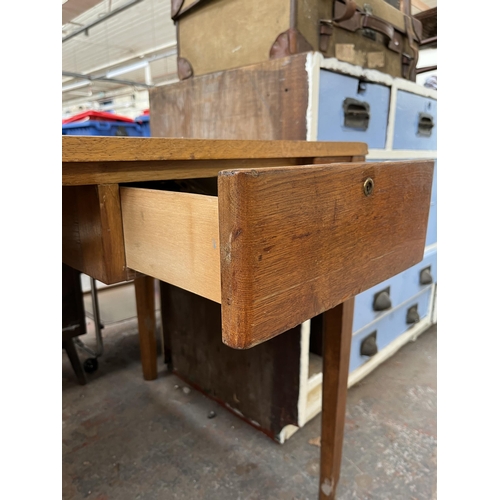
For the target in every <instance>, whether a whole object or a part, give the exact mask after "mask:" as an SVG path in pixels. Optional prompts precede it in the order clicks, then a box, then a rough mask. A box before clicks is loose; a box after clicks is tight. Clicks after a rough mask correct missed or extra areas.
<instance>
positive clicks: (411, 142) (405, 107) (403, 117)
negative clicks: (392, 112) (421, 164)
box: [392, 90, 437, 151]
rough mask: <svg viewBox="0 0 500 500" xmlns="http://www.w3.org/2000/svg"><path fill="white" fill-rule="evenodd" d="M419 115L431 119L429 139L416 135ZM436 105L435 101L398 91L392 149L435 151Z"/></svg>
mask: <svg viewBox="0 0 500 500" xmlns="http://www.w3.org/2000/svg"><path fill="white" fill-rule="evenodd" d="M420 113H427V114H429V115H431V116H432V117H433V121H434V127H433V128H432V132H431V135H430V137H423V136H421V135H419V134H418V122H419V116H420ZM436 137H437V103H436V100H435V99H431V98H429V97H423V96H421V95H416V94H411V93H410V92H405V91H404V90H398V94H397V99H396V117H395V121H394V141H393V144H392V147H393V149H427V150H430V151H433V150H435V149H437V140H436Z"/></svg>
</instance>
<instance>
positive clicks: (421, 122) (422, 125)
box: [417, 113, 434, 137]
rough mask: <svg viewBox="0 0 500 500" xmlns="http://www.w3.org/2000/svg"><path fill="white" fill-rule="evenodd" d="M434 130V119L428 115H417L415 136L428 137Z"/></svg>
mask: <svg viewBox="0 0 500 500" xmlns="http://www.w3.org/2000/svg"><path fill="white" fill-rule="evenodd" d="M433 128H434V117H433V116H432V115H430V114H429V113H419V114H418V128H417V135H418V136H419V137H430V136H431V135H432V129H433Z"/></svg>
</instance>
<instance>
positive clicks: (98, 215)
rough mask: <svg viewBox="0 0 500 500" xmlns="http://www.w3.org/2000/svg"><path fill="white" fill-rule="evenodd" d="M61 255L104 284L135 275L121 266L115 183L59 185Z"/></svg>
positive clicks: (118, 209)
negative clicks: (60, 187) (76, 185)
mask: <svg viewBox="0 0 500 500" xmlns="http://www.w3.org/2000/svg"><path fill="white" fill-rule="evenodd" d="M62 257H63V262H64V263H65V264H67V265H69V266H71V267H73V268H75V269H78V270H79V271H81V272H83V273H85V274H88V275H89V276H91V277H93V278H95V279H98V280H99V281H102V282H103V283H106V284H111V283H118V282H120V281H126V280H128V279H132V278H133V277H135V273H134V272H131V271H129V270H127V269H126V267H125V248H124V244H123V228H122V217H121V207H120V192H119V187H118V185H117V184H104V185H99V186H78V187H63V188H62Z"/></svg>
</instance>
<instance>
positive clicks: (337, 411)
mask: <svg viewBox="0 0 500 500" xmlns="http://www.w3.org/2000/svg"><path fill="white" fill-rule="evenodd" d="M353 312H354V298H352V299H349V300H347V301H346V302H344V303H343V304H340V305H338V306H337V307H335V308H333V309H330V310H329V311H327V312H325V313H323V402H322V413H321V470H320V485H319V498H320V500H326V499H327V498H328V499H332V498H335V490H336V488H337V484H338V481H339V478H340V465H341V462H342V444H343V439H344V419H345V408H346V400H347V379H348V375H349V356H350V353H351V337H352V319H353Z"/></svg>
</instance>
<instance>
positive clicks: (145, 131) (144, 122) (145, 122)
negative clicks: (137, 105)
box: [135, 115, 151, 137]
mask: <svg viewBox="0 0 500 500" xmlns="http://www.w3.org/2000/svg"><path fill="white" fill-rule="evenodd" d="M135 122H136V123H138V124H139V125H140V126H141V127H142V135H143V136H144V137H151V129H150V128H149V115H141V116H138V117H137V118H136V119H135Z"/></svg>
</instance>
